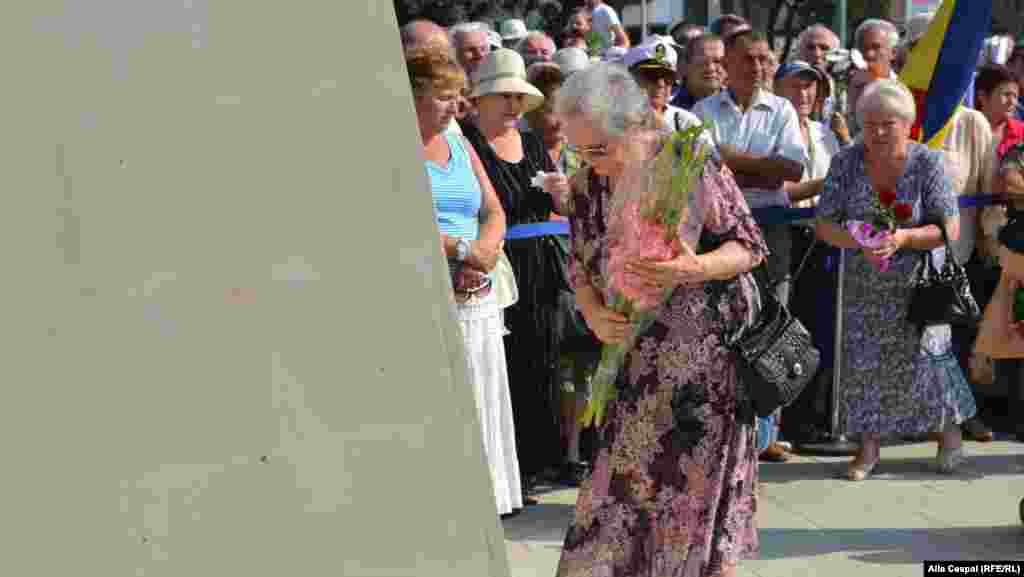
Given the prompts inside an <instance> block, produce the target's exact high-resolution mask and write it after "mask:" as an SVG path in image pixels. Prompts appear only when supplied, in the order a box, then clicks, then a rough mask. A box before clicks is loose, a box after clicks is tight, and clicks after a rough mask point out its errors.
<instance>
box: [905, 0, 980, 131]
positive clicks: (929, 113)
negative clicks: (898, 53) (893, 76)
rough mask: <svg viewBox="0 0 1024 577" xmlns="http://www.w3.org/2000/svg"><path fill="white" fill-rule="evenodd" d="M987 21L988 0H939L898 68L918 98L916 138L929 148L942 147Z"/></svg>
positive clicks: (908, 86)
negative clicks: (937, 5)
mask: <svg viewBox="0 0 1024 577" xmlns="http://www.w3.org/2000/svg"><path fill="white" fill-rule="evenodd" d="M991 24H992V0H943V2H942V6H940V7H939V10H938V11H937V12H936V13H935V17H934V18H933V19H932V21H931V24H930V25H929V26H928V30H927V31H926V32H925V33H924V36H922V37H921V39H920V41H918V43H917V45H916V46H914V49H913V50H912V51H911V52H910V54H909V55H908V56H907V61H906V64H904V66H903V70H902V71H900V80H901V81H902V82H903V83H904V84H905V85H906V86H907V88H909V89H910V91H911V92H912V93H913V94H914V99H915V100H916V101H917V123H916V124H915V125H914V130H913V132H912V133H911V137H912V138H913V139H914V140H916V141H918V142H923V143H925V144H927V145H928V146H929V147H931V148H937V147H940V146H941V145H942V141H943V140H944V138H945V136H946V131H948V130H949V127H950V125H951V122H950V121H951V120H952V119H953V114H954V113H955V112H956V110H957V108H959V106H960V104H961V103H962V102H963V99H964V96H965V95H966V94H967V88H968V87H969V86H970V85H971V80H972V79H973V77H974V70H975V68H977V66H978V57H979V55H980V54H981V50H982V47H983V45H984V42H985V37H986V36H988V32H989V28H990V26H991Z"/></svg>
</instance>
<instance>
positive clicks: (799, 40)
mask: <svg viewBox="0 0 1024 577" xmlns="http://www.w3.org/2000/svg"><path fill="white" fill-rule="evenodd" d="M815 32H824V33H826V34H828V35H829V38H832V39H833V40H834V41H835V43H836V48H838V47H839V36H837V35H836V33H835V32H833V31H832V29H831V28H829V27H828V26H825V25H824V24H821V23H818V24H811V26H810V27H809V28H805V29H804V31H803V32H801V33H800V35H799V36H797V37H796V45H797V46H798V47H799V48H800V49H801V50H802V49H803V47H804V40H807V38H808V37H809V36H810V35H811V34H814V33H815Z"/></svg>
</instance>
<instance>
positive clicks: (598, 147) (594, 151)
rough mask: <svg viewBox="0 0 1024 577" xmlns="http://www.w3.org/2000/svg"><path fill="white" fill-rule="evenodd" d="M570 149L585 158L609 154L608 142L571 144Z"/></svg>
mask: <svg viewBox="0 0 1024 577" xmlns="http://www.w3.org/2000/svg"><path fill="white" fill-rule="evenodd" d="M569 151H570V152H572V153H574V154H578V155H580V156H582V157H584V158H600V157H603V156H607V155H608V145H607V144H589V145H586V146H573V145H569Z"/></svg>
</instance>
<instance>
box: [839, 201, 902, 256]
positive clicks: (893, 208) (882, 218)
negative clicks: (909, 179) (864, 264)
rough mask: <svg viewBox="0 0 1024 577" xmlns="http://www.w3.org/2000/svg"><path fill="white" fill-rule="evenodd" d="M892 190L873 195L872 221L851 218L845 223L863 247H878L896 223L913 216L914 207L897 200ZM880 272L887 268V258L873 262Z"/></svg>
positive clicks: (851, 234) (893, 230) (894, 227)
mask: <svg viewBox="0 0 1024 577" xmlns="http://www.w3.org/2000/svg"><path fill="white" fill-rule="evenodd" d="M897 199H898V197H897V194H896V191H894V190H884V191H881V192H879V193H878V194H877V195H875V198H874V199H873V204H874V208H875V218H874V221H873V222H863V221H859V220H851V221H847V223H846V230H847V231H849V233H850V236H852V237H853V239H854V240H856V241H857V243H858V244H859V245H861V246H862V247H864V248H868V249H872V248H878V247H879V246H881V245H882V243H884V242H885V241H886V240H888V238H889V236H890V235H891V234H892V233H893V232H895V231H896V225H897V224H900V223H905V222H908V221H910V219H912V218H913V217H914V207H913V206H911V205H909V204H907V203H904V202H897ZM875 264H876V265H877V266H878V269H879V270H880V271H882V272H885V271H887V270H889V259H884V260H881V261H879V262H877V263H875Z"/></svg>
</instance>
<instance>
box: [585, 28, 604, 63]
mask: <svg viewBox="0 0 1024 577" xmlns="http://www.w3.org/2000/svg"><path fill="white" fill-rule="evenodd" d="M586 41H587V54H588V55H590V57H591V58H593V57H595V56H596V57H601V56H603V55H604V51H605V49H607V48H608V40H606V39H605V37H604V36H602V35H601V34H600V33H598V32H594V31H591V32H589V33H588V34H587V36H586Z"/></svg>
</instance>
